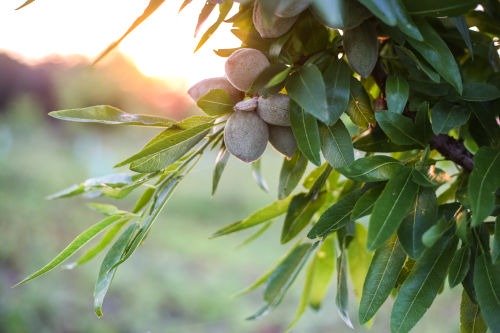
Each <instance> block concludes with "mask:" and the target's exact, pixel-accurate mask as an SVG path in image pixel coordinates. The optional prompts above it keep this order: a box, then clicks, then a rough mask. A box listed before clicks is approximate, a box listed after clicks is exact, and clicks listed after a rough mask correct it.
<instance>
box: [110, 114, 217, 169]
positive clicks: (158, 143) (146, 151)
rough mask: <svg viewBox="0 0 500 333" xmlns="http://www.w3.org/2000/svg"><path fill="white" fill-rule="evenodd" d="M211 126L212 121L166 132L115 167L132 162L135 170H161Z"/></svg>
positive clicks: (175, 159)
mask: <svg viewBox="0 0 500 333" xmlns="http://www.w3.org/2000/svg"><path fill="white" fill-rule="evenodd" d="M212 126H213V123H211V122H210V123H206V124H203V125H199V126H196V127H193V128H189V129H186V130H180V131H178V132H174V133H173V134H172V133H170V132H166V133H165V135H163V136H158V137H156V138H155V139H153V140H155V142H153V143H149V144H147V145H146V146H145V147H144V148H143V149H142V150H141V151H139V152H138V153H137V154H134V155H132V156H131V157H129V158H127V159H126V160H124V161H122V162H120V163H118V164H117V165H116V166H115V167H120V166H124V165H127V164H130V163H133V164H132V165H131V169H132V170H134V171H137V172H154V171H158V170H161V169H163V168H165V167H167V166H169V165H170V164H172V163H174V162H175V161H177V160H178V159H179V158H181V157H182V156H184V154H186V153H187V152H188V151H189V150H191V148H193V147H194V146H195V145H196V144H197V143H198V142H200V141H201V140H202V139H203V138H204V137H205V135H206V134H207V133H208V131H209V129H210V128H211V127H212Z"/></svg>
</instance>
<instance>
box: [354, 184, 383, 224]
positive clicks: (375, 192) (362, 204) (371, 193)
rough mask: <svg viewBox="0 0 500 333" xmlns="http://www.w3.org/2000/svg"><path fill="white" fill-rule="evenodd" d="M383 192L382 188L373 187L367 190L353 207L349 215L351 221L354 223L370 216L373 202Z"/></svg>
mask: <svg viewBox="0 0 500 333" xmlns="http://www.w3.org/2000/svg"><path fill="white" fill-rule="evenodd" d="M383 190H384V186H382V185H381V186H375V187H372V188H371V189H369V190H367V191H366V192H365V193H363V195H362V196H361V197H359V199H358V201H356V204H355V205H354V208H353V209H352V213H351V220H353V221H355V220H357V219H360V218H362V217H363V216H367V215H370V214H371V212H372V210H373V206H374V205H375V202H376V201H377V199H378V197H379V196H380V194H381V193H382V191H383Z"/></svg>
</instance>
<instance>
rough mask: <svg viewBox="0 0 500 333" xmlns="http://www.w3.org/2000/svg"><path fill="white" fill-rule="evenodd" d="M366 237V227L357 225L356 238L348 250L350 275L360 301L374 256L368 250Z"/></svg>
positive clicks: (355, 293)
mask: <svg viewBox="0 0 500 333" xmlns="http://www.w3.org/2000/svg"><path fill="white" fill-rule="evenodd" d="M366 237H367V233H366V229H365V227H364V226H362V225H361V224H359V223H356V227H355V236H354V238H353V239H352V241H351V242H350V243H349V247H348V249H347V258H348V261H349V275H350V276H351V281H352V287H353V290H354V295H355V296H356V297H357V298H358V299H359V298H360V297H361V292H362V290H363V282H364V281H365V278H366V274H367V272H368V267H369V266H370V262H371V259H372V255H371V254H370V253H369V252H368V251H367V250H366Z"/></svg>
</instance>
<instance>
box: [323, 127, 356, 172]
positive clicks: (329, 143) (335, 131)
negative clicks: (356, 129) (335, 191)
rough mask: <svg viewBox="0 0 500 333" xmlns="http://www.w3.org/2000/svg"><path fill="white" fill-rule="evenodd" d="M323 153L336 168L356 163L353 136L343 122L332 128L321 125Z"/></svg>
mask: <svg viewBox="0 0 500 333" xmlns="http://www.w3.org/2000/svg"><path fill="white" fill-rule="evenodd" d="M319 129H320V136H321V151H322V152H323V156H324V157H325V160H327V161H328V163H330V165H331V166H332V167H334V168H341V167H346V166H348V165H349V164H351V163H352V162H353V161H354V148H353V146H352V140H351V136H350V135H349V132H348V131H347V128H346V127H345V125H344V123H343V122H342V120H338V121H337V122H336V123H335V124H333V125H332V126H326V125H321V126H320V128H319Z"/></svg>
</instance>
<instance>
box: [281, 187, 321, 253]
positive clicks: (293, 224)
mask: <svg viewBox="0 0 500 333" xmlns="http://www.w3.org/2000/svg"><path fill="white" fill-rule="evenodd" d="M323 200H324V195H320V196H318V197H317V198H313V197H311V196H310V195H309V194H308V193H300V194H297V195H296V196H294V197H293V199H292V201H291V202H290V206H289V207H288V211H287V214H286V217H285V222H284V223H283V229H282V231H281V243H282V244H285V243H287V242H288V241H290V240H291V239H293V238H294V237H295V236H296V235H297V234H298V233H299V232H300V231H302V230H303V229H304V228H305V227H306V226H307V225H308V224H309V223H310V222H311V219H312V217H313V216H314V214H316V212H317V211H318V209H319V208H320V207H321V206H322V205H323Z"/></svg>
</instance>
